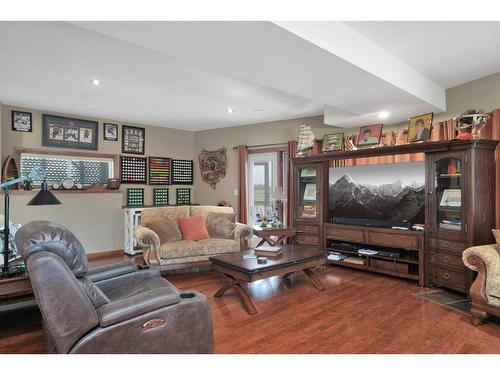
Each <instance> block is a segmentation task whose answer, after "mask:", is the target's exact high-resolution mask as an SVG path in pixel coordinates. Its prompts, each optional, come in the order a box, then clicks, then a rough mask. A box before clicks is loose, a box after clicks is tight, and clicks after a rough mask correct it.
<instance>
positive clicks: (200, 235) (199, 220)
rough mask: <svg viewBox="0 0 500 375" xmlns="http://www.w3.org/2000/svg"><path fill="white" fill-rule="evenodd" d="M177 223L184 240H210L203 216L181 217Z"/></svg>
mask: <svg viewBox="0 0 500 375" xmlns="http://www.w3.org/2000/svg"><path fill="white" fill-rule="evenodd" d="M177 222H178V223H179V229H180V230H181V233H182V238H183V239H184V240H188V241H198V240H204V239H207V238H210V235H209V234H208V230H207V226H206V224H205V219H204V218H203V216H190V217H180V218H178V219H177Z"/></svg>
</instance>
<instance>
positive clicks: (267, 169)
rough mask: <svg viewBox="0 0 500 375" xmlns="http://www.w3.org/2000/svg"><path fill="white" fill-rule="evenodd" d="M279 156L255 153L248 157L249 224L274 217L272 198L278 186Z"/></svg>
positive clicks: (268, 153)
mask: <svg viewBox="0 0 500 375" xmlns="http://www.w3.org/2000/svg"><path fill="white" fill-rule="evenodd" d="M277 173H278V172H277V154H276V153H275V152H274V153H270V152H266V153H254V154H251V155H249V156H248V207H249V210H248V214H249V217H248V222H249V223H255V222H256V220H257V218H258V217H264V216H265V217H267V218H271V217H273V216H274V212H275V211H274V204H273V202H272V199H271V196H272V194H273V191H274V189H275V188H276V186H277Z"/></svg>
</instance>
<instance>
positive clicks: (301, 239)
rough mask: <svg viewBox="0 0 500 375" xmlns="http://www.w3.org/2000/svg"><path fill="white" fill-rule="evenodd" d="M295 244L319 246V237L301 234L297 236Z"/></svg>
mask: <svg viewBox="0 0 500 375" xmlns="http://www.w3.org/2000/svg"><path fill="white" fill-rule="evenodd" d="M295 243H298V244H303V245H319V236H317V235H314V234H301V233H297V234H296V235H295Z"/></svg>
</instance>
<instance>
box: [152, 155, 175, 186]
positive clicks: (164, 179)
mask: <svg viewBox="0 0 500 375" xmlns="http://www.w3.org/2000/svg"><path fill="white" fill-rule="evenodd" d="M148 159H149V184H150V185H170V160H171V159H170V158H161V157H155V156H150V157H149V158H148Z"/></svg>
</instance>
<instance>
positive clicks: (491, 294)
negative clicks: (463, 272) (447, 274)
mask: <svg viewBox="0 0 500 375" xmlns="http://www.w3.org/2000/svg"><path fill="white" fill-rule="evenodd" d="M495 232H497V233H495ZM494 233H495V235H498V234H500V231H496V230H494ZM462 260H463V261H464V263H465V265H466V266H467V267H468V268H470V269H471V270H473V271H477V272H478V275H477V278H476V280H475V281H474V283H473V284H472V285H471V288H470V292H469V294H470V298H471V300H472V309H471V313H472V324H474V325H479V324H481V323H482V322H483V321H484V319H486V318H487V317H488V315H490V314H491V315H495V316H500V249H499V245H498V244H495V245H483V246H474V247H469V248H468V249H466V250H465V251H464V252H463V254H462Z"/></svg>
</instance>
